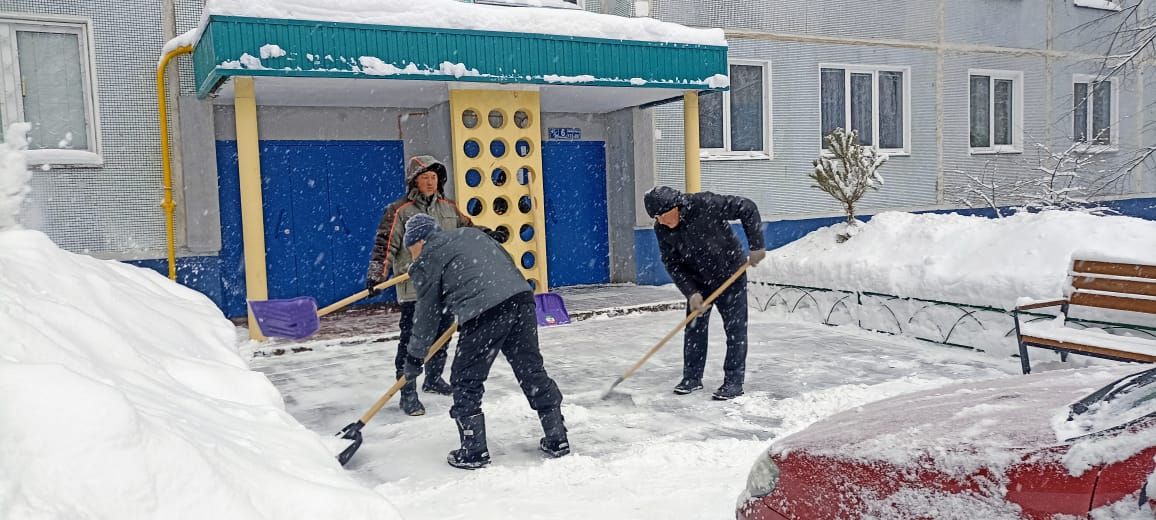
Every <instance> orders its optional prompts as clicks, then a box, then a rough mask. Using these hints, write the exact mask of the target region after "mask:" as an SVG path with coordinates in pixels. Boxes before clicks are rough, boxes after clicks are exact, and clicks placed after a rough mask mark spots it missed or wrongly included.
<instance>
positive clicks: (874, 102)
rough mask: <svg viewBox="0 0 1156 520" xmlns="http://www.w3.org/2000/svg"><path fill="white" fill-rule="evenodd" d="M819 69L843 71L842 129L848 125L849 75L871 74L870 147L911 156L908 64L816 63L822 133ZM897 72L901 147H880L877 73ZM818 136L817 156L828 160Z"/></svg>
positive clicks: (821, 129) (821, 94) (825, 150)
mask: <svg viewBox="0 0 1156 520" xmlns="http://www.w3.org/2000/svg"><path fill="white" fill-rule="evenodd" d="M823 69H842V70H843V123H844V126H846V127H847V128H844V130H848V129H849V128H850V126H851V75H852V74H867V73H869V74H871V132H872V136H873V139H872V145H871V148H873V149H875V150H876V151H878V152H880V153H885V154H887V155H890V156H892V157H896V156H898V157H906V156H910V155H911V67H910V66H908V65H863V64H850V63H819V67H818V69H817V71H816V72H818V75H817V77H816V78H815V79H816V85H817V87H818V88H817V90H818V95H819V96H818V103H819V110H818V113H819V127H818V129H819V132H820V133H821V132H822V131H823V89H822V84H823ZM880 72H899V73H902V74H903V147H902V148H880V147H879V140H880V137H881V134H880V133H879V73H880ZM824 137H826V136H822V135H821V136H820V137H819V153H820V154H821V155H822V156H824V157H831V156H832V155H833V154H832V153H831V151H830V150H827V149H826V148H823V138H824Z"/></svg>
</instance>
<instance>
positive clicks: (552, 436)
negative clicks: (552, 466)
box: [538, 408, 570, 458]
mask: <svg viewBox="0 0 1156 520" xmlns="http://www.w3.org/2000/svg"><path fill="white" fill-rule="evenodd" d="M538 419H540V420H541V421H542V432H544V433H545V434H546V436H545V437H542V440H540V441H538V449H540V450H542V451H543V452H544V453H545V454H547V455H549V456H551V457H555V458H557V457H561V456H564V455H568V454H569V453H570V441H569V439H567V438H566V420H565V418H564V417H562V410H560V409H558V408H551V409H549V410H543V411H541V412H538Z"/></svg>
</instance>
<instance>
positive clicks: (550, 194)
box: [542, 141, 610, 287]
mask: <svg viewBox="0 0 1156 520" xmlns="http://www.w3.org/2000/svg"><path fill="white" fill-rule="evenodd" d="M542 170H543V172H542V181H543V189H544V190H545V192H546V207H545V213H546V254H547V255H546V257H547V260H548V261H549V264H548V265H547V268H548V270H549V276H550V285H551V286H553V287H561V286H567V285H582V284H594V283H606V282H609V281H610V242H609V240H610V239H609V235H608V231H607V216H606V145H605V143H602V142H601V141H546V142H545V143H543V145H542Z"/></svg>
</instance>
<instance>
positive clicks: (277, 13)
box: [158, 0, 728, 65]
mask: <svg viewBox="0 0 1156 520" xmlns="http://www.w3.org/2000/svg"><path fill="white" fill-rule="evenodd" d="M331 4H332V3H331V2H327V1H325V0H207V1H206V3H205V7H204V9H203V10H202V12H201V21H200V23H198V24H197V27H196V28H195V29H192V30H189V31H187V32H185V33H184V34H181V35H180V36H177V37H176V38H173V39H171V40H169V41H168V42H166V43H165V45H164V48H163V50H162V52H161V58H160V59H163V58H164V55H165V54H167V53H168V52H170V51H172V50H174V49H176V48H178V47H181V46H183V45H196V44H197V42H198V41H200V38H201V33H202V32H203V31H204V28H205V27H206V26H207V25H208V23H209V17H210V16H213V15H220V16H239V17H250V18H272V19H287V20H310V21H319V22H342V23H361V24H371V25H393V26H405V27H424V28H430V29H457V30H473V31H493V32H511V33H523V34H541V35H555V36H574V37H585V38H597V39H608V40H626V41H647V42H655V43H674V44H687V45H706V46H715V47H727V46H728V44H727V41H726V35H725V33H724V32H723V30H722V29H716V28H712V29H704V28H696V27H688V26H685V25H681V24H676V23H672V22H663V21H659V20H655V19H653V18H643V17H640V18H627V17H623V16H615V15H608V14H599V13H592V12H589V11H585V10H570V9H552V8H546V7H534V6H524V7H519V6H497V5H484V4H467V3H462V2H459V1H458V0H425V1H423V2H421V3H420V5H415V4H414V3H411V2H408V1H406V0H350V1H348V2H347V3H346V7H345V9H341V10H338V9H334V7H333V6H332V5H331ZM527 27H532V28H534V29H538V30H530V31H528V30H527V29H526V28H527ZM544 29H552V32H547V31H546V30H544ZM274 43H276V42H274ZM159 63H160V61H159V60H158V65H159Z"/></svg>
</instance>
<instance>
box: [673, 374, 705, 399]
mask: <svg viewBox="0 0 1156 520" xmlns="http://www.w3.org/2000/svg"><path fill="white" fill-rule="evenodd" d="M695 390H702V380H701V379H691V378H689V377H684V378H682V381H679V383H678V384H677V385H675V386H674V393H676V394H678V395H686V394H689V393H691V392H693V391H695Z"/></svg>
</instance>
